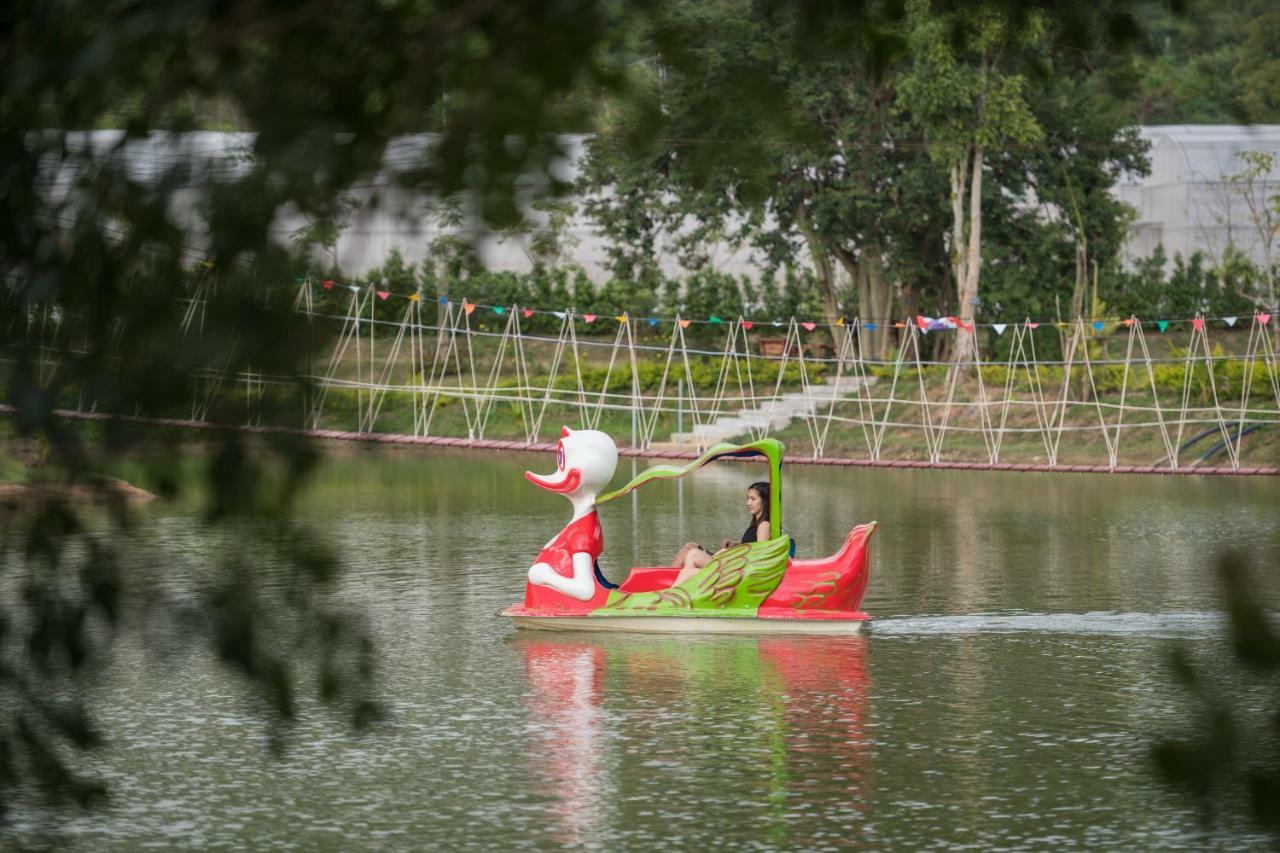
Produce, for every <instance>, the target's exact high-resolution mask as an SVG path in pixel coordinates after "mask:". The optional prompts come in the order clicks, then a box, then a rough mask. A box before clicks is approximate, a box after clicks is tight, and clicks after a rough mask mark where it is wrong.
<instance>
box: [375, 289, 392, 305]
mask: <svg viewBox="0 0 1280 853" xmlns="http://www.w3.org/2000/svg"><path fill="white" fill-rule="evenodd" d="M390 295H391V291H390V290H379V291H378V298H379V299H381V300H382V301H383V302H386V301H387V297H388V296H390Z"/></svg>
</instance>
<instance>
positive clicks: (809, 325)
mask: <svg viewBox="0 0 1280 853" xmlns="http://www.w3.org/2000/svg"><path fill="white" fill-rule="evenodd" d="M800 325H801V326H803V327H804V330H805V331H806V332H812V331H813V330H814V329H816V328H818V324H817V323H801V324H800Z"/></svg>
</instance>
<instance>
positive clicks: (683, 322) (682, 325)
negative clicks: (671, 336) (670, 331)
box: [680, 320, 693, 329]
mask: <svg viewBox="0 0 1280 853" xmlns="http://www.w3.org/2000/svg"><path fill="white" fill-rule="evenodd" d="M692 322H693V321H692V320H681V321H680V328H682V329H687V328H689V324H690V323H692Z"/></svg>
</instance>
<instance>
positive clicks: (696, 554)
mask: <svg viewBox="0 0 1280 853" xmlns="http://www.w3.org/2000/svg"><path fill="white" fill-rule="evenodd" d="M710 562H711V555H710V554H708V553H707V552H706V551H703V550H702V549H701V548H699V549H697V550H694V551H690V552H689V553H688V554H686V555H685V558H684V568H683V569H681V570H680V574H678V575H676V580H675V583H673V584H671V585H672V586H679V585H680V584H682V583H684V582H685V581H687V580H688V579H689V578H691V577H693V576H694V575H696V574H697V573H698V570H699V569H701V568H702V567H703V566H705V565H706V564H707V563H710Z"/></svg>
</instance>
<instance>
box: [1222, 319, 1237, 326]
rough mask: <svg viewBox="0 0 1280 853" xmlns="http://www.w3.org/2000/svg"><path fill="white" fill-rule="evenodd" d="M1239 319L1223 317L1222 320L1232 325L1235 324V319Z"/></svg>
mask: <svg viewBox="0 0 1280 853" xmlns="http://www.w3.org/2000/svg"><path fill="white" fill-rule="evenodd" d="M1239 319H1240V318H1239V317H1223V318H1222V321H1223V322H1224V323H1226V324H1227V325H1228V326H1234V325H1235V324H1236V320H1239Z"/></svg>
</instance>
